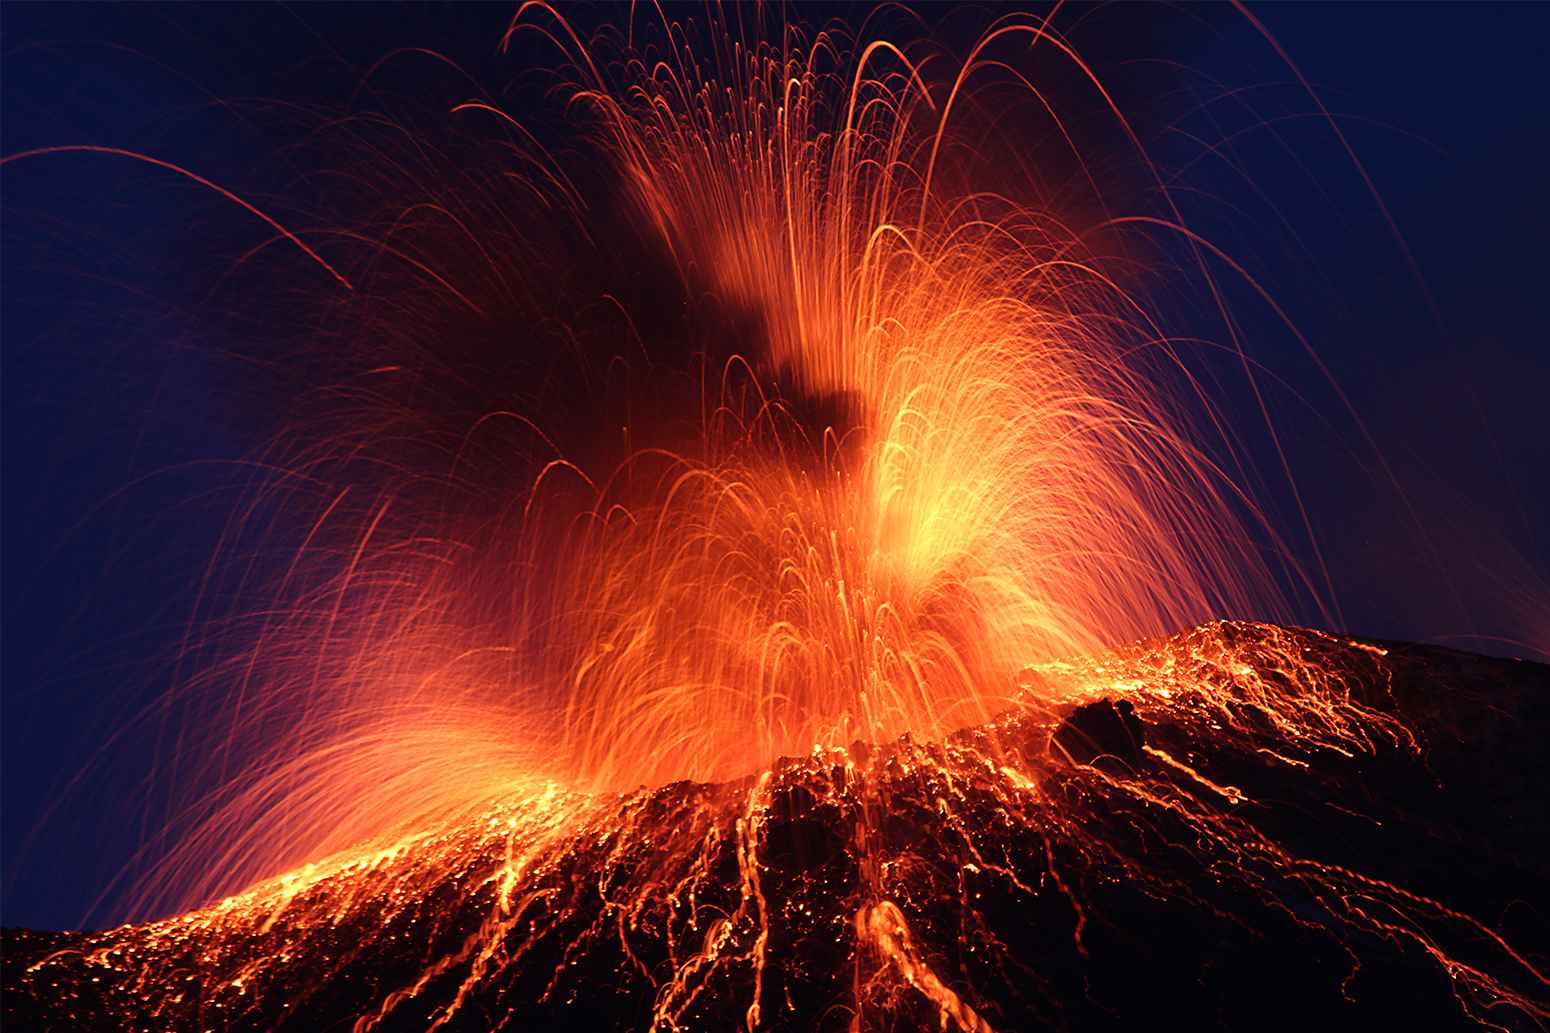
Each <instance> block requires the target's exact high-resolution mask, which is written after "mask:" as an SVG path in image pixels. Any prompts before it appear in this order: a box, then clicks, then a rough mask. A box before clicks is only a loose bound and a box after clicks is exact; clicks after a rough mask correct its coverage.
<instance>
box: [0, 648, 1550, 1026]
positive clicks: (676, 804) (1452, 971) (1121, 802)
mask: <svg viewBox="0 0 1550 1033" xmlns="http://www.w3.org/2000/svg"><path fill="white" fill-rule="evenodd" d="M1024 677H1025V689H1026V691H1025V694H1024V699H1025V701H1026V705H1025V706H1023V707H1021V708H1019V709H1016V710H1013V711H1010V712H1008V713H1007V714H1005V715H1004V716H1003V717H1002V719H1001V720H999V721H997V722H996V723H994V724H992V725H989V726H986V727H981V728H973V729H967V730H965V731H963V732H961V733H959V734H957V735H955V736H952V737H950V739H949V740H948V741H946V742H942V743H921V742H915V741H912V740H911V739H910V738H909V737H906V738H905V739H903V740H901V741H898V742H895V743H891V744H886V745H882V746H876V747H869V746H866V745H864V744H860V743H857V744H855V745H853V746H852V747H851V748H850V749H848V750H836V751H832V752H829V753H823V754H815V755H814V756H812V757H807V758H798V759H789V760H785V761H782V762H780V763H779V764H777V765H776V766H775V768H774V769H773V770H772V771H771V772H769V773H767V774H765V775H763V776H759V777H750V778H748V779H746V780H743V781H739V782H735V783H728V784H724V785H694V784H688V783H679V784H675V785H670V786H666V787H664V788H660V789H656V790H652V791H645V790H643V791H641V792H639V793H636V794H631V795H627V796H619V797H608V798H593V797H578V796H568V795H566V794H563V793H558V792H555V791H553V790H550V791H547V792H545V793H535V794H534V795H532V796H530V797H528V798H525V799H523V800H520V801H505V802H497V803H493V804H492V805H491V807H490V809H489V811H488V812H481V813H479V814H473V815H464V816H460V817H457V818H454V819H448V820H446V821H445V822H443V823H442V824H440V825H438V826H436V827H435V828H432V829H429V830H425V831H423V832H421V833H419V834H416V835H414V836H409V837H407V838H405V839H404V840H402V841H400V842H397V843H394V844H386V845H382V844H379V845H378V846H377V847H373V848H371V849H368V850H363V851H362V852H361V853H360V854H359V855H354V856H352V857H350V858H346V859H341V860H339V861H336V862H333V863H331V864H324V865H319V866H316V867H315V868H314V869H310V870H306V871H304V872H302V873H298V875H296V876H293V877H287V879H284V880H280V881H278V882H276V883H271V884H268V885H267V886H263V887H258V888H255V889H254V890H252V891H250V892H249V893H247V894H244V895H242V896H241V897H238V898H232V899H231V900H229V901H226V902H222V903H221V904H217V905H215V906H213V907H212V908H210V909H207V910H205V911H202V912H197V913H195V914H193V915H189V916H185V917H183V918H178V919H171V920H168V921H166V922H162V923H157V924H153V925H149V926H140V927H125V928H123V929H118V930H111V931H104V932H71V933H61V932H35V931H29V930H20V929H8V930H6V931H5V934H4V955H3V964H4V1025H5V1029H6V1030H8V1031H23V1030H66V1029H103V1030H108V1029H112V1030H118V1029H125V1030H129V1029H166V1030H271V1029H283V1030H307V1031H321V1030H352V1029H353V1030H365V1029H378V1030H416V1031H418V1030H429V1029H438V1028H439V1029H447V1030H491V1029H508V1030H551V1029H552V1030H578V1029H585V1030H591V1029H617V1030H636V1031H644V1030H647V1029H662V1030H668V1029H683V1030H730V1029H734V1028H744V1029H761V1030H840V1029H850V1028H863V1029H876V1030H895V1029H898V1030H903V1029H916V1028H932V1029H961V1030H974V1031H979V1030H985V1029H993V1030H1005V1029H1013V1030H1034V1029H1041V1028H1055V1029H1064V1030H1071V1031H1099V1030H1103V1031H1108V1030H1113V1031H1128V1030H1135V1029H1142V1028H1145V1029H1149V1030H1173V1029H1178V1030H1191V1031H1196V1030H1210V1029H1225V1030H1245V1031H1247V1030H1254V1031H1261V1030H1283V1029H1284V1030H1298V1031H1302V1030H1344V1029H1350V1030H1363V1031H1367V1030H1373V1029H1415V1030H1422V1029H1424V1030H1452V1029H1458V1030H1467V1029H1475V1028H1478V1027H1480V1026H1485V1027H1487V1028H1492V1027H1494V1028H1500V1029H1508V1030H1534V1029H1545V1028H1547V1027H1550V984H1547V982H1546V977H1547V975H1550V872H1547V868H1546V861H1547V859H1550V667H1546V666H1545V665H1540V664H1534V663H1529V662H1525V661H1516V660H1502V659H1494V658H1490V657H1485V656H1477V655H1473V654H1467V653H1461V652H1457V651H1453V650H1448V649H1442V648H1437V647H1430V646H1419V645H1411V644H1406V643H1396V642H1375V641H1371V640H1358V639H1351V638H1347V637H1342V636H1335V635H1326V634H1322V633H1318V632H1310V631H1300V630H1294V629H1280V628H1272V627H1266V626H1262V625H1249V624H1216V625H1208V626H1205V627H1202V628H1197V629H1194V630H1192V631H1189V632H1185V633H1183V634H1180V635H1178V636H1175V637H1173V638H1170V639H1166V640H1155V641H1148V642H1142V643H1137V644H1134V645H1131V646H1126V647H1122V648H1120V649H1117V650H1115V651H1113V652H1112V653H1110V654H1106V655H1104V656H1100V657H1094V658H1088V659H1082V660H1072V661H1068V662H1061V663H1055V664H1049V665H1044V666H1041V667H1040V668H1037V669H1035V670H1031V671H1029V672H1027V673H1026V674H1025V676H1024Z"/></svg>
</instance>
